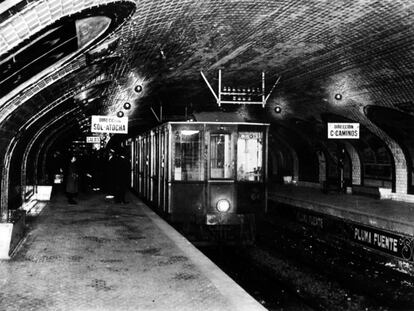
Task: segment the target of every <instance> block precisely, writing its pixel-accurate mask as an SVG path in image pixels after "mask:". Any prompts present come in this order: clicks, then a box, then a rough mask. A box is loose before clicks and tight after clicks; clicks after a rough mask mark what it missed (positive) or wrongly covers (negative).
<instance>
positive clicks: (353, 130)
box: [328, 123, 359, 139]
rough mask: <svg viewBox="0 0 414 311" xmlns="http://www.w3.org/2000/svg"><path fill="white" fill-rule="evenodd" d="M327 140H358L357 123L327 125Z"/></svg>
mask: <svg viewBox="0 0 414 311" xmlns="http://www.w3.org/2000/svg"><path fill="white" fill-rule="evenodd" d="M328 138H329V139H359V123H328Z"/></svg>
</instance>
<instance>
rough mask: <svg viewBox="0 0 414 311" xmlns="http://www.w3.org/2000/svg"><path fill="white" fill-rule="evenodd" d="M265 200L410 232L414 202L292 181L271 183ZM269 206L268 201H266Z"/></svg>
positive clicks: (413, 232)
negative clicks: (335, 190)
mask: <svg viewBox="0 0 414 311" xmlns="http://www.w3.org/2000/svg"><path fill="white" fill-rule="evenodd" d="M269 200H270V201H274V202H277V203H283V204H288V205H293V206H297V207H301V208H305V209H308V210H312V211H315V212H318V213H322V214H325V215H330V216H334V217H339V218H342V219H344V220H350V221H353V222H357V223H360V224H363V225H368V226H372V227H376V228H380V229H383V230H388V231H391V232H396V233H402V234H406V235H410V236H414V204H413V203H405V202H398V201H393V200H380V199H374V198H369V197H365V196H361V195H353V194H352V195H351V194H343V193H335V192H330V193H328V194H324V193H322V192H321V190H320V189H315V188H308V187H300V186H295V185H276V184H275V185H272V186H270V187H269ZM269 208H271V204H270V205H269Z"/></svg>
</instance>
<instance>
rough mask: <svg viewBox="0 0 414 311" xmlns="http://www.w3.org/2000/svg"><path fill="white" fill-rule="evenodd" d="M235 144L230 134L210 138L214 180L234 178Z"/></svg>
mask: <svg viewBox="0 0 414 311" xmlns="http://www.w3.org/2000/svg"><path fill="white" fill-rule="evenodd" d="M232 149H233V144H232V143H231V135H230V134H211V136H210V177H211V178H212V179H230V178H234V172H233V163H234V158H233V154H234V152H233V150H232Z"/></svg>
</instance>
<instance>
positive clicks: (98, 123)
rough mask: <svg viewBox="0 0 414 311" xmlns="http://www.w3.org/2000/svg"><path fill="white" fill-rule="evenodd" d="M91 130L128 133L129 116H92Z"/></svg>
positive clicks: (95, 131) (94, 131)
mask: <svg viewBox="0 0 414 311" xmlns="http://www.w3.org/2000/svg"><path fill="white" fill-rule="evenodd" d="M91 132H92V133H113V134H128V117H122V118H119V117H108V116H92V121H91Z"/></svg>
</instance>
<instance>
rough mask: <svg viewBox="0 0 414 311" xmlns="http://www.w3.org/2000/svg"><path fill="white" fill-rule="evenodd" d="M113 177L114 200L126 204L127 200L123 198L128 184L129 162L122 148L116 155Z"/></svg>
mask: <svg viewBox="0 0 414 311" xmlns="http://www.w3.org/2000/svg"><path fill="white" fill-rule="evenodd" d="M114 177H115V178H114V182H115V202H116V203H124V204H127V203H128V202H127V201H126V200H125V193H126V190H127V188H128V186H129V178H130V164H129V160H128V159H127V157H126V153H125V151H124V150H121V151H120V153H119V154H118V155H117V156H116V159H115V176H114Z"/></svg>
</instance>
